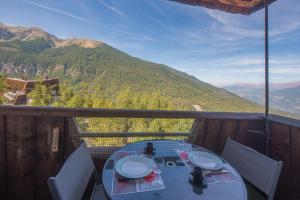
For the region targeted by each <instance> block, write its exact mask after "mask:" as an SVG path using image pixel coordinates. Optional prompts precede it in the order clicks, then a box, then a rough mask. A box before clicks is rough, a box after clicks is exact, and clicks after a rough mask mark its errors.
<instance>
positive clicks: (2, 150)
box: [0, 116, 8, 199]
mask: <svg viewBox="0 0 300 200" xmlns="http://www.w3.org/2000/svg"><path fill="white" fill-rule="evenodd" d="M5 139H6V138H5V118H4V116H0V197H1V199H2V198H3V199H7V198H8V197H7V176H6V141H5Z"/></svg>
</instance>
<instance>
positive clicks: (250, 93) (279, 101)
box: [224, 81, 300, 114]
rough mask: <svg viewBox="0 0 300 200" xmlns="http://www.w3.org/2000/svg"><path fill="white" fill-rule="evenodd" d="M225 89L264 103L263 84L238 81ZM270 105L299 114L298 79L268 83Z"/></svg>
mask: <svg viewBox="0 0 300 200" xmlns="http://www.w3.org/2000/svg"><path fill="white" fill-rule="evenodd" d="M224 88H225V89H227V90H229V91H231V92H233V93H235V94H237V95H239V96H241V97H244V98H247V99H249V100H251V101H254V102H257V103H259V104H262V105H263V104H264V100H265V99H264V98H265V97H264V95H265V93H264V92H265V89H264V84H244V83H238V84H234V85H230V86H226V87H224ZM270 106H271V107H272V108H275V109H279V110H283V111H287V112H291V113H295V114H300V81H297V82H290V83H277V84H270Z"/></svg>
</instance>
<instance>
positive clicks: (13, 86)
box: [6, 78, 59, 92]
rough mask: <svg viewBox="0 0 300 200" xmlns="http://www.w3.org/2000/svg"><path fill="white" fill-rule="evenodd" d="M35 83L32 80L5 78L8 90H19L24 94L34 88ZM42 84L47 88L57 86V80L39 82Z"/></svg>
mask: <svg viewBox="0 0 300 200" xmlns="http://www.w3.org/2000/svg"><path fill="white" fill-rule="evenodd" d="M36 83H37V81H33V80H22V79H18V78H6V84H7V85H8V88H9V89H10V90H20V91H24V92H28V91H29V90H30V89H32V88H33V87H34V85H35V84H36ZM41 83H42V84H44V85H47V86H52V85H58V84H59V80H58V79H56V78H55V79H45V80H42V81H41Z"/></svg>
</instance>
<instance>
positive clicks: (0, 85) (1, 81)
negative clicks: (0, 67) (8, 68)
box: [0, 75, 7, 104]
mask: <svg viewBox="0 0 300 200" xmlns="http://www.w3.org/2000/svg"><path fill="white" fill-rule="evenodd" d="M6 89H7V85H6V82H5V77H4V76H3V75H0V104H2V103H3V102H4V96H3V94H4V92H5V91H6Z"/></svg>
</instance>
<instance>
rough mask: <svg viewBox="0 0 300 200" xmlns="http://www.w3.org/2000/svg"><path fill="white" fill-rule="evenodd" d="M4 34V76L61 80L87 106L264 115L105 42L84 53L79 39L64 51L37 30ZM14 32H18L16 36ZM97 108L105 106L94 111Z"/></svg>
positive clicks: (0, 52)
mask: <svg viewBox="0 0 300 200" xmlns="http://www.w3.org/2000/svg"><path fill="white" fill-rule="evenodd" d="M1 30H2V32H0V38H1V40H0V72H1V73H2V74H4V75H7V76H16V77H20V76H25V77H27V78H30V79H36V78H38V77H44V76H48V77H55V78H59V79H60V80H61V82H62V83H63V84H64V85H67V87H68V88H69V89H71V90H72V91H73V93H76V95H77V96H81V97H82V98H85V100H84V101H85V102H89V101H90V100H89V98H93V99H95V101H98V100H99V99H101V102H106V101H112V100H114V99H121V100H120V101H117V102H111V103H109V105H108V106H109V107H113V108H121V107H122V108H125V107H126V108H132V106H134V105H131V104H130V103H129V102H132V99H128V101H126V102H127V103H125V104H123V105H119V104H120V102H123V100H122V98H123V97H122V95H123V96H130V98H135V99H136V100H137V101H140V100H138V99H141V98H142V99H144V100H143V101H144V102H146V103H144V104H147V105H148V104H149V103H151V104H153V103H154V104H155V106H154V107H153V106H152V107H151V106H150V107H146V108H144V107H141V108H144V109H153V108H155V109H156V108H163V109H171V108H172V109H179V110H180V109H185V110H187V109H192V105H199V106H200V107H201V108H202V109H203V110H204V111H245V112H259V111H262V107H261V106H259V105H258V104H256V103H253V102H251V101H248V100H246V99H244V98H241V97H239V96H237V95H235V94H233V93H230V92H228V91H226V90H225V89H222V88H217V87H215V86H213V85H211V84H208V83H205V82H202V81H200V80H199V79H197V78H196V77H194V76H191V75H188V74H187V73H184V72H181V71H178V70H175V69H174V68H171V67H168V66H166V65H162V64H157V63H153V62H149V61H145V60H142V59H139V58H136V57H133V56H130V55H128V54H127V53H124V52H122V51H120V50H118V49H115V48H113V47H111V46H109V45H107V44H105V43H102V42H101V45H96V46H95V47H94V48H86V46H85V45H82V44H81V43H80V42H78V41H80V40H77V39H75V40H74V41H76V42H74V41H73V42H70V43H68V42H66V43H67V44H66V45H62V46H58V45H55V40H57V39H56V38H57V37H56V36H53V35H51V34H48V35H47V33H46V32H44V31H43V30H41V29H39V28H33V29H32V28H31V29H30V28H23V27H17V28H15V27H12V28H11V27H10V28H6V29H5V28H3V26H2V29H1ZM3 30H4V31H3ZM12 30H17V31H15V33H14V32H13V31H12ZM18 30H19V31H18ZM20 30H21V31H20ZM34 31H35V32H34ZM32 32H34V34H32ZM36 32H38V33H36ZM14 34H15V35H14ZM22 34H24V35H22ZM29 36H30V37H29ZM33 36H34V37H33ZM24 38H25V39H24ZM49 38H50V39H49ZM49 41H50V42H49ZM51 41H52V42H53V41H54V42H53V43H51ZM64 41H70V40H69V39H65V40H64ZM89 41H92V40H89ZM98 42H99V41H98ZM92 43H93V42H92ZM93 44H94V43H93ZM97 44H99V43H97ZM83 94H85V96H86V97H85V96H84V95H83ZM91 96H93V97H91ZM126 98H127V97H126ZM153 98H155V100H153ZM79 99H80V98H79ZM76 101H77V100H76ZM151 101H152V102H151ZM147 102H148V103H147ZM86 104H88V105H93V104H94V103H93V102H92V103H86ZM72 105H74V104H72ZM76 105H79V106H81V105H83V104H76ZM98 105H101V106H103V105H104V104H97V105H93V106H94V107H95V106H96V107H97V106H98ZM105 106H106V105H105Z"/></svg>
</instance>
